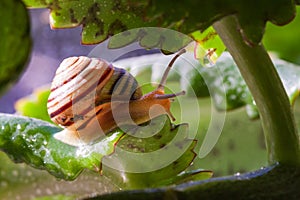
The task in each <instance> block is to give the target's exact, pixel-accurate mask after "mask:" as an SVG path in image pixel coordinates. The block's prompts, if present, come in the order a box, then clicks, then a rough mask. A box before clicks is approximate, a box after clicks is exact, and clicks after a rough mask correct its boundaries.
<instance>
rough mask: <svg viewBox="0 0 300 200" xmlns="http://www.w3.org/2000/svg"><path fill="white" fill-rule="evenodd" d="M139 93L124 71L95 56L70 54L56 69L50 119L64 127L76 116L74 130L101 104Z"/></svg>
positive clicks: (136, 86)
mask: <svg viewBox="0 0 300 200" xmlns="http://www.w3.org/2000/svg"><path fill="white" fill-rule="evenodd" d="M141 96H142V93H141V90H140V88H139V86H138V83H137V81H136V80H135V78H134V77H133V76H132V75H131V74H129V73H128V72H127V71H126V70H124V69H120V68H115V67H113V66H112V65H110V64H108V63H107V62H106V61H104V60H101V59H98V58H88V57H84V56H80V57H70V58H66V59H65V60H64V61H63V62H62V63H61V64H60V66H59V68H58V69H57V71H56V74H55V77H54V79H53V82H52V85H51V94H50V96H49V98H48V104H47V107H48V113H49V115H50V117H51V119H52V120H53V121H54V122H55V123H57V124H59V125H62V126H64V127H72V125H73V124H74V121H76V119H79V121H80V122H79V124H77V125H76V127H74V129H75V128H78V127H80V126H81V125H84V124H85V123H86V120H88V119H89V118H91V117H93V115H95V114H96V115H97V112H96V110H99V108H98V107H101V105H102V104H103V103H107V102H110V101H112V99H116V100H118V99H125V100H134V99H139V98H140V97H141ZM112 97H113V98H112ZM90 113H93V114H92V115H91V116H89V115H90ZM84 119H86V120H84Z"/></svg>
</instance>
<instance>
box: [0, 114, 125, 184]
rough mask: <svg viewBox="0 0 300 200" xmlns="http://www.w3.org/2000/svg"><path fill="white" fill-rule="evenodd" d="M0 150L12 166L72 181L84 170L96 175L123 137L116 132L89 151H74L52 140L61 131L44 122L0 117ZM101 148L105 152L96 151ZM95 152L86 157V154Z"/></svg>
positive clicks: (70, 147)
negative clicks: (24, 166)
mask: <svg viewBox="0 0 300 200" xmlns="http://www.w3.org/2000/svg"><path fill="white" fill-rule="evenodd" d="M0 124H1V130H0V149H1V150H2V151H4V152H5V153H6V154H8V155H9V157H10V158H11V159H12V160H13V161H14V162H25V163H27V164H29V165H31V166H33V167H35V168H38V169H43V170H47V171H48V172H49V173H51V174H52V175H54V176H55V177H57V178H61V179H66V180H73V179H75V178H76V177H77V176H78V175H79V174H80V172H81V171H82V170H83V169H84V168H88V169H91V170H94V171H99V166H100V163H101V158H102V157H103V156H104V155H106V154H110V153H112V152H113V150H114V144H115V143H116V142H117V141H118V140H119V138H120V137H121V135H122V133H119V132H116V133H113V134H111V135H109V136H107V137H106V138H105V139H103V140H102V141H100V142H99V143H96V144H94V145H91V146H88V147H81V148H76V147H73V146H69V145H67V144H64V143H62V142H60V141H58V140H56V139H54V138H53V134H54V133H57V132H59V131H60V130H61V129H60V128H58V127H56V126H54V125H52V124H49V123H47V122H44V121H40V120H36V119H33V118H26V117H20V116H16V115H8V114H0ZM102 146H105V147H106V148H105V149H102V151H97V150H98V149H99V148H100V149H101V147H102ZM91 149H92V150H94V151H93V152H92V153H89V154H87V155H85V152H89V150H91Z"/></svg>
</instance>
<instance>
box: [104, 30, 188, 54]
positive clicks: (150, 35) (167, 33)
mask: <svg viewBox="0 0 300 200" xmlns="http://www.w3.org/2000/svg"><path fill="white" fill-rule="evenodd" d="M192 41H193V39H192V38H191V37H189V36H187V35H185V34H183V33H180V32H177V31H173V30H170V29H165V28H156V27H146V28H136V29H131V30H127V31H124V32H122V33H120V34H117V35H114V36H113V37H111V38H110V39H109V43H108V48H111V49H115V48H120V47H124V46H126V45H129V44H131V43H134V42H139V45H140V46H142V47H143V48H145V49H154V48H158V49H161V50H162V51H163V52H164V53H166V54H168V53H175V52H177V51H178V50H180V49H181V48H183V47H185V46H187V45H188V44H189V43H191V42H192Z"/></svg>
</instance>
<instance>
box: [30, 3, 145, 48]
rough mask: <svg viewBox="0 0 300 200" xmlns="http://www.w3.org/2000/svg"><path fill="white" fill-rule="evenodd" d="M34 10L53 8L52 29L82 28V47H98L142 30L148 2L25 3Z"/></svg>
mask: <svg viewBox="0 0 300 200" xmlns="http://www.w3.org/2000/svg"><path fill="white" fill-rule="evenodd" d="M24 2H25V4H26V5H27V6H29V7H33V8H49V9H50V10H51V12H50V23H51V27H52V28H71V27H76V26H79V25H82V27H83V30H82V34H81V35H82V43H83V44H94V43H99V42H102V41H103V40H105V39H106V38H108V36H110V35H113V34H116V33H119V32H121V31H125V30H127V29H131V28H135V27H140V26H142V25H143V20H142V19H141V18H140V17H138V16H141V15H142V13H141V12H142V10H140V9H139V8H141V7H143V6H144V5H145V3H147V1H132V2H128V1H124V0H118V1H110V0H85V1H81V0H49V1H42V0H24Z"/></svg>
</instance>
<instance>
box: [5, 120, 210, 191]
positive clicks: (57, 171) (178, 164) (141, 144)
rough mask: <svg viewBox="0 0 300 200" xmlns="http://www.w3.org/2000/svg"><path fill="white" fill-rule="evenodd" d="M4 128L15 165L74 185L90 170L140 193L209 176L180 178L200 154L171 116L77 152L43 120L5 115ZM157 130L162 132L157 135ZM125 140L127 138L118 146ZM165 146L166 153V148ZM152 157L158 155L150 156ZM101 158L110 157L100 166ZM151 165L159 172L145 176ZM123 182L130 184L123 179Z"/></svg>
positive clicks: (7, 151)
mask: <svg viewBox="0 0 300 200" xmlns="http://www.w3.org/2000/svg"><path fill="white" fill-rule="evenodd" d="M0 123H1V124H2V126H1V131H0V149H1V150H2V151H4V152H5V153H6V154H8V155H9V156H10V158H11V159H12V160H13V161H14V162H25V163H27V164H29V165H31V166H33V167H35V168H38V169H44V170H47V171H48V172H49V173H51V174H52V175H54V176H55V177H57V178H61V179H66V180H74V179H75V178H76V177H77V176H78V175H79V174H80V173H81V171H82V170H83V169H90V170H93V171H96V172H98V173H99V172H100V171H102V174H103V175H105V176H107V177H109V178H110V179H111V180H113V182H114V184H116V185H118V186H119V187H121V188H141V187H146V186H149V185H152V186H157V185H160V182H161V184H162V183H171V182H163V180H165V179H170V180H171V179H173V177H174V178H175V180H176V181H180V180H181V179H183V180H195V179H199V178H208V177H209V175H211V173H210V172H208V171H203V173H204V174H203V175H202V174H201V173H202V171H198V175H195V174H194V173H191V174H188V173H187V174H185V176H177V175H178V174H179V173H181V172H182V171H184V170H185V169H186V168H187V167H189V166H190V164H191V162H192V161H193V160H194V158H195V155H196V154H195V153H194V152H193V149H194V147H195V144H196V142H195V141H194V140H192V139H188V138H187V136H188V132H187V125H184V124H183V125H178V126H176V127H173V125H172V124H171V122H170V120H169V118H168V117H167V116H160V117H158V118H155V119H153V120H152V122H151V123H150V125H149V126H142V127H137V128H134V129H132V128H131V127H127V128H129V130H128V131H127V132H128V134H136V135H135V136H130V135H128V134H126V135H124V134H123V133H122V132H119V131H116V132H112V133H111V134H109V135H108V136H106V137H105V138H103V139H101V140H100V141H98V142H97V143H94V144H90V145H83V146H79V147H74V146H69V145H67V144H65V143H62V142H60V141H58V140H56V139H55V138H54V137H53V134H55V133H57V132H59V131H60V130H61V129H60V128H58V127H56V126H53V125H51V124H49V123H46V122H43V121H40V120H36V119H33V118H25V117H19V116H15V115H8V114H1V115H0ZM158 128H159V131H158V133H155V132H153V131H154V130H157V129H158ZM149 133H150V134H155V135H151V137H147V138H144V139H143V138H137V137H136V136H143V135H141V134H149ZM123 135H124V136H123ZM122 136H123V139H122V140H121V141H120V142H119V140H120V138H121V137H122ZM144 136H145V135H144ZM164 146H166V148H163V147H164ZM161 149H163V150H161ZM120 150H123V152H122V151H120ZM124 151H132V152H135V153H140V154H141V155H139V156H138V158H143V159H138V160H134V157H126V156H124ZM151 152H156V153H155V154H153V155H152V154H151ZM147 153H150V154H151V155H150V157H149V156H148V157H147V155H146V156H144V154H147ZM170 153H172V154H173V155H174V156H175V157H172V160H171V161H170V160H168V157H170ZM110 154H111V155H110ZM108 155H109V156H108ZM125 155H126V152H125ZM103 156H106V157H104V165H103V166H102V158H103ZM132 158H133V160H132ZM147 158H148V159H149V160H147ZM110 160H113V164H114V166H116V164H117V167H118V169H117V170H116V169H113V168H112V167H111V165H108V164H107V163H110ZM153 162H156V163H157V164H158V166H159V167H158V168H155V169H154V170H152V171H151V173H150V172H149V171H143V170H144V169H145V168H144V167H145V165H146V166H147V165H148V166H151V165H152V166H153ZM164 163H165V164H164ZM101 166H102V167H101ZM120 167H121V169H120ZM132 167H138V168H137V170H142V171H138V172H140V173H137V174H136V173H135V172H136V171H133V172H132V171H130V170H132ZM135 169H136V168H135ZM151 169H152V168H151ZM123 170H125V173H124V171H123ZM196 174H197V173H196ZM176 176H177V177H176ZM124 177H125V179H126V181H124V180H123V179H124Z"/></svg>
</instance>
